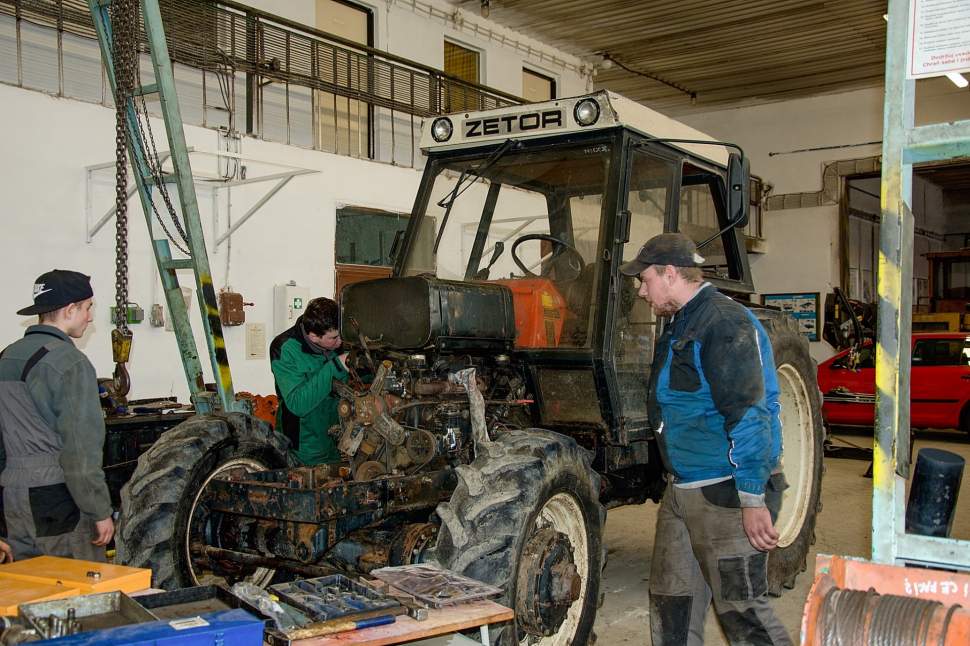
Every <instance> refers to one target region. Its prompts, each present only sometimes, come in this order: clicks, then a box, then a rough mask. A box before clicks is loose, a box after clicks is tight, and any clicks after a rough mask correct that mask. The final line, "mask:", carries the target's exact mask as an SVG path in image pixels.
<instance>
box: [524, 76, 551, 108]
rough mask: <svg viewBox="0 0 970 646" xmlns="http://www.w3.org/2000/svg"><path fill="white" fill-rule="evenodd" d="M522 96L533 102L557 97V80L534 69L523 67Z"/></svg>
mask: <svg viewBox="0 0 970 646" xmlns="http://www.w3.org/2000/svg"><path fill="white" fill-rule="evenodd" d="M522 98H523V99H525V100H526V101H532V102H533V103H535V102H537V101H548V100H550V99H555V98H556V81H555V80H553V79H551V78H549V77H548V76H543V75H542V74H537V73H536V72H533V71H532V70H526V69H523V70H522Z"/></svg>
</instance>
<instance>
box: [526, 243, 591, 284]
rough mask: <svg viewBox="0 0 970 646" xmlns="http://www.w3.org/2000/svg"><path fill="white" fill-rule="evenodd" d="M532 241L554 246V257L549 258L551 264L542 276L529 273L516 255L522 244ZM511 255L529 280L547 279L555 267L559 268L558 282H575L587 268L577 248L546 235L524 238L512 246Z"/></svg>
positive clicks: (547, 265) (548, 264) (548, 263)
mask: <svg viewBox="0 0 970 646" xmlns="http://www.w3.org/2000/svg"><path fill="white" fill-rule="evenodd" d="M530 240H545V241H546V242H551V243H552V245H553V249H552V256H551V257H550V258H549V262H547V263H546V267H545V269H543V270H542V274H540V275H539V276H536V275H535V274H534V273H533V272H531V271H529V269H528V268H527V267H526V266H525V263H523V262H522V261H521V260H520V259H519V257H518V256H517V255H516V254H515V250H516V249H517V248H518V247H519V245H520V244H522V243H523V242H528V241H530ZM511 253H512V260H514V261H515V264H516V265H518V267H519V269H521V270H522V273H523V274H525V275H526V276H528V277H529V278H547V277H548V276H549V274H550V273H551V272H552V270H553V268H554V267H555V268H558V271H557V272H556V280H573V279H575V278H578V277H579V274H580V272H582V271H583V268H584V267H586V261H585V260H583V256H582V254H580V253H579V252H578V251H576V248H575V247H573V246H572V245H570V244H568V243H566V242H563V241H562V240H560V239H559V238H555V237H553V236H550V235H546V234H545V233H530V234H528V235H524V236H522V237H521V238H519V239H518V240H516V241H515V242H514V243H513V244H512V249H511Z"/></svg>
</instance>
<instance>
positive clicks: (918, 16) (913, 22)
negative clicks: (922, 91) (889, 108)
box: [906, 0, 970, 87]
mask: <svg viewBox="0 0 970 646" xmlns="http://www.w3.org/2000/svg"><path fill="white" fill-rule="evenodd" d="M910 10H911V13H910V24H909V29H910V32H909V33H910V41H909V68H908V69H907V70H906V78H910V79H919V78H929V77H931V76H944V75H945V76H950V75H953V76H952V77H951V78H952V79H953V82H954V83H957V84H958V85H960V87H966V85H965V81H964V80H963V79H960V80H957V79H956V78H954V77H955V76H956V75H958V74H959V73H960V72H968V71H970V3H967V2H961V1H960V0H914V1H913V2H912V3H911V4H910Z"/></svg>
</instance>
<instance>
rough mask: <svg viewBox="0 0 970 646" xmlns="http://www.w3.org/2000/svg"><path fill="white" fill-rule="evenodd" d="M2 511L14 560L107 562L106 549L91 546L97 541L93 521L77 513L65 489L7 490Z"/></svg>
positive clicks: (12, 488) (6, 488) (9, 488)
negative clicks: (53, 558)
mask: <svg viewBox="0 0 970 646" xmlns="http://www.w3.org/2000/svg"><path fill="white" fill-rule="evenodd" d="M61 489H63V491H62V490H61ZM65 497H66V499H65ZM3 511H4V518H5V520H6V521H7V543H9V544H10V547H11V549H13V557H14V559H16V560H18V561H22V560H23V559H29V558H33V557H35V556H61V557H64V558H69V559H80V560H82V561H96V562H98V563H104V562H105V552H104V548H103V547H96V546H94V545H92V544H91V541H93V540H94V539H96V538H97V537H98V532H97V529H96V528H95V526H94V521H93V520H91V519H90V518H88V517H87V516H85V515H84V514H82V513H80V511H78V509H77V506H75V505H74V501H73V500H71V499H70V494H68V493H67V487H66V486H65V485H63V484H62V485H53V486H49V487H33V488H27V487H9V486H8V487H4V488H3Z"/></svg>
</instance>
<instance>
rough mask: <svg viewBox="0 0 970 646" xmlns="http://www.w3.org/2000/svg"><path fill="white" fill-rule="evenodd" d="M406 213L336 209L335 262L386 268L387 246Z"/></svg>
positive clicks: (404, 224) (400, 228) (402, 225)
mask: <svg viewBox="0 0 970 646" xmlns="http://www.w3.org/2000/svg"><path fill="white" fill-rule="evenodd" d="M407 225H408V214H406V213H389V212H387V211H378V210H376V209H365V208H358V207H354V206H345V207H342V208H339V209H337V262H338V263H345V264H351V265H370V266H372V267H390V266H391V265H392V262H391V259H390V255H389V254H390V252H391V245H392V244H393V242H394V236H395V235H396V234H397V232H398V231H403V230H404V229H405V228H406V227H407Z"/></svg>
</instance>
